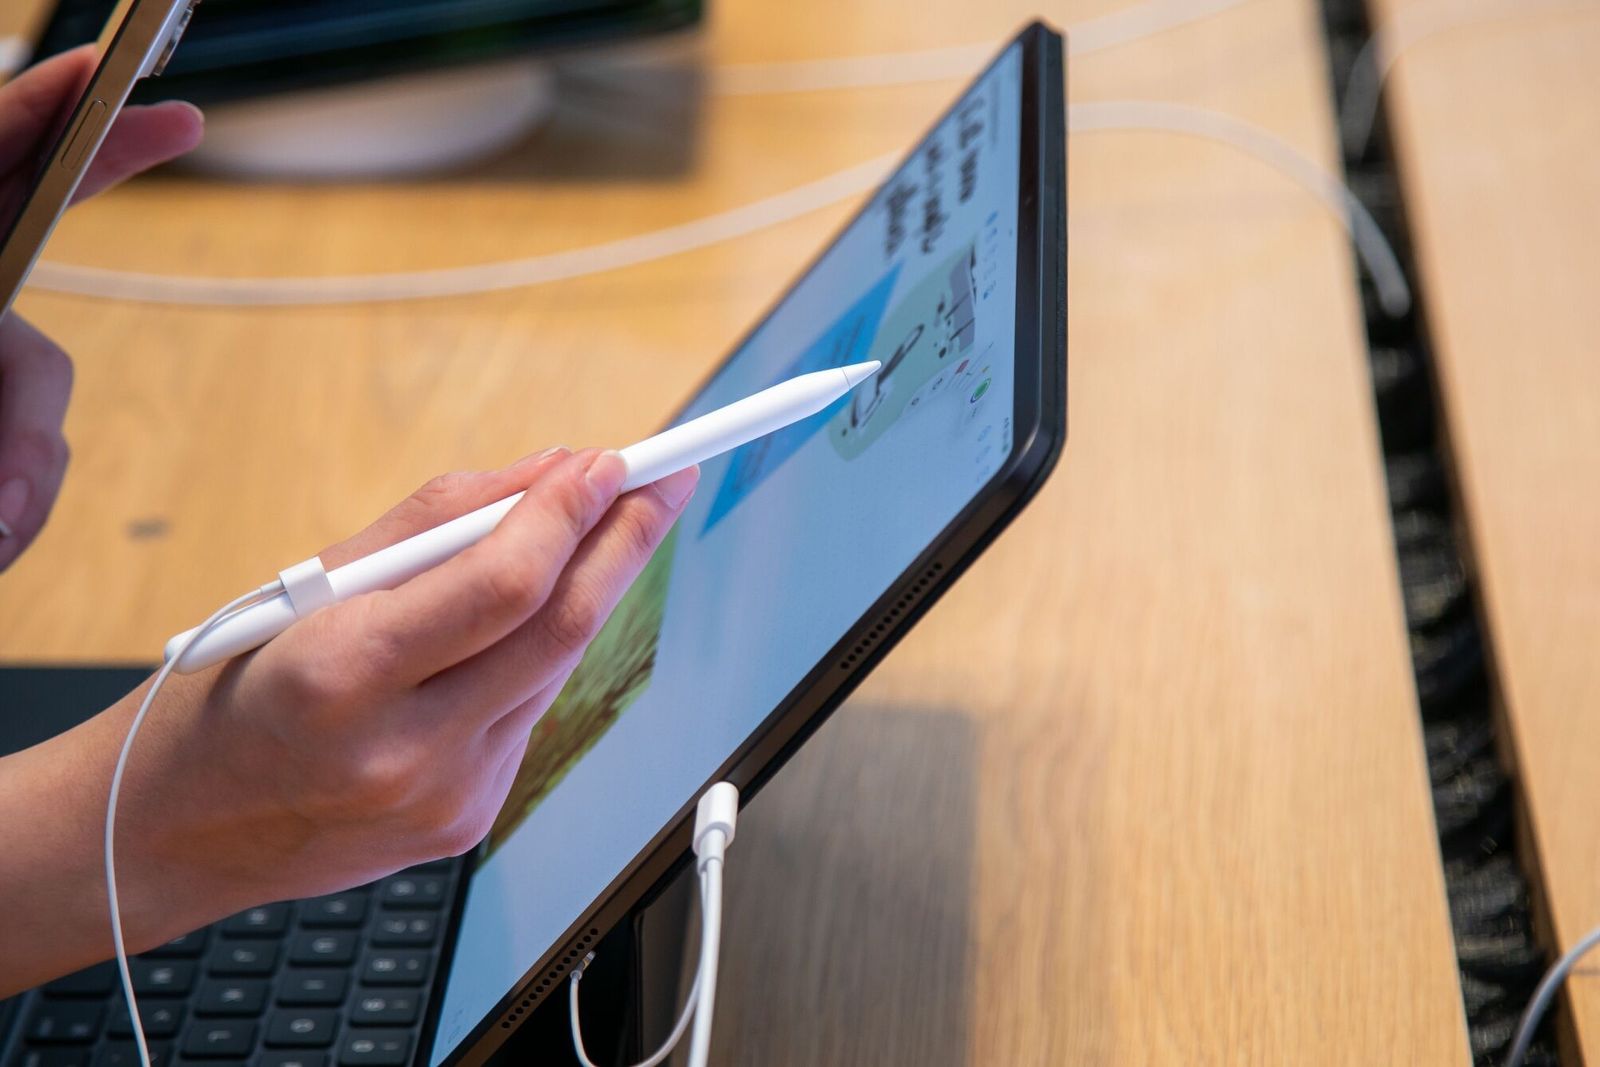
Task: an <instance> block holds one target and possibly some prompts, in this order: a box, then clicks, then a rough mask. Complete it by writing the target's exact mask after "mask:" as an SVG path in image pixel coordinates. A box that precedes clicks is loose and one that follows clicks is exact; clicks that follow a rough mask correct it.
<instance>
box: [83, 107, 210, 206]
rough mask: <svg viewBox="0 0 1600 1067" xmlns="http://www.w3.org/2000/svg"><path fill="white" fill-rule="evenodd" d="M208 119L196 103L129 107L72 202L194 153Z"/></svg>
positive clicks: (102, 147) (110, 134) (115, 124)
mask: <svg viewBox="0 0 1600 1067" xmlns="http://www.w3.org/2000/svg"><path fill="white" fill-rule="evenodd" d="M205 125H206V124H205V116H204V115H203V114H202V113H201V111H200V109H199V108H197V107H195V106H194V105H193V104H186V103H183V102H181V101H177V100H168V101H166V102H165V103H161V104H150V105H147V106H141V107H130V108H127V109H125V110H124V111H123V112H122V114H121V115H118V116H117V121H116V122H115V123H113V124H112V126H111V131H110V132H109V133H108V134H106V139H105V142H104V143H103V144H102V145H101V146H100V149H99V151H97V152H96V153H95V157H94V162H92V163H91V164H90V165H89V171H88V173H86V174H85V175H84V176H83V181H82V182H81V183H79V185H78V190H77V192H76V193H74V194H73V197H72V202H73V203H74V204H77V203H81V202H82V201H84V200H87V199H89V198H90V197H93V196H98V195H99V194H100V193H102V192H104V191H105V190H107V189H109V188H111V187H112V186H114V185H118V184H120V183H121V182H124V181H126V180H127V179H129V178H131V177H133V176H134V175H136V174H142V173H143V172H145V171H147V170H149V169H150V168H151V167H158V166H160V165H161V164H163V163H168V162H171V161H172V160H174V159H177V158H178V157H179V156H182V155H185V154H187V153H188V152H190V151H192V150H193V149H194V148H195V147H197V146H198V145H199V144H200V141H201V139H202V138H203V137H204V136H205Z"/></svg>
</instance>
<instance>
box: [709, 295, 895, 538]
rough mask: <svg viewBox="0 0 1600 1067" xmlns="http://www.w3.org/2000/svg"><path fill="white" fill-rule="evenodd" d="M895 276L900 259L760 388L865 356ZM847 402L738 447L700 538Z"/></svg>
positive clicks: (886, 305)
mask: <svg viewBox="0 0 1600 1067" xmlns="http://www.w3.org/2000/svg"><path fill="white" fill-rule="evenodd" d="M899 276H900V264H898V263H896V264H895V265H894V266H893V267H891V268H889V271H888V273H886V274H885V275H884V276H883V277H882V278H880V279H878V281H877V283H876V284H875V285H873V287H872V288H871V289H869V290H867V292H866V294H865V295H863V296H862V297H861V299H859V300H857V301H856V302H855V304H854V305H853V306H852V307H851V308H850V310H848V311H846V312H845V313H844V314H843V315H841V316H839V318H838V319H837V320H836V321H835V322H834V324H833V325H832V326H830V327H828V329H827V330H826V331H825V332H824V333H823V334H822V336H821V337H818V338H817V339H816V340H815V341H813V342H811V346H810V347H809V348H807V349H806V350H805V351H804V352H802V353H801V354H800V356H799V358H797V359H796V360H795V361H794V362H793V363H790V364H789V365H788V366H787V367H785V368H784V369H783V371H782V372H781V373H779V374H778V375H777V376H776V377H775V378H773V379H772V380H771V381H770V382H768V383H767V384H766V385H764V386H762V388H764V389H765V388H770V387H771V386H774V385H777V384H778V383H779V382H786V381H788V380H789V379H790V378H797V377H799V376H800V375H802V374H810V373H811V372H813V371H819V370H829V369H831V368H833V367H847V366H849V365H850V364H852V363H860V362H862V361H864V360H865V359H867V358H868V357H867V353H868V352H870V351H871V350H872V342H873V340H874V339H875V338H876V337H877V335H878V327H879V326H880V325H881V324H882V322H883V315H884V312H885V311H886V310H887V309H888V306H889V294H890V293H891V292H893V291H894V283H895V279H896V278H898V277H899ZM849 401H850V397H849V396H848V395H846V396H843V397H840V398H839V399H838V400H837V401H835V402H834V403H832V404H830V405H828V406H827V407H826V408H824V409H823V410H821V411H819V412H817V413H816V414H815V415H813V416H811V417H810V418H809V419H803V420H801V421H800V422H797V423H795V424H794V425H793V426H786V427H784V428H783V429H781V430H779V431H777V432H776V433H771V434H768V435H767V436H766V437H763V438H761V439H760V440H758V441H752V442H750V443H749V444H747V445H744V446H742V447H740V448H738V449H736V450H735V451H734V453H733V457H732V459H731V461H730V462H729V464H728V472H727V474H726V475H724V476H723V479H722V484H721V485H720V486H718V487H717V496H716V499H714V500H713V501H712V502H711V510H710V511H709V512H708V513H707V515H706V524H705V527H704V528H703V529H701V531H700V536H701V537H704V536H705V535H706V534H707V533H709V532H710V531H711V528H712V527H713V526H715V525H716V524H717V523H719V522H721V521H722V520H723V519H724V518H726V517H727V516H728V514H729V513H731V512H732V511H733V509H734V508H736V507H738V506H739V504H740V503H741V502H742V501H743V500H744V498H745V497H747V496H749V495H750V494H751V492H753V491H754V490H755V488H756V486H758V485H760V484H761V483H762V482H763V481H765V480H766V478H767V476H768V475H770V474H771V473H772V472H773V471H775V470H777V469H778V468H779V467H780V466H782V465H783V463H784V461H786V460H787V459H788V458H789V457H790V456H792V455H794V454H795V453H796V452H798V451H800V446H801V445H803V444H805V443H806V442H807V441H809V440H810V439H811V438H812V437H814V436H815V435H816V434H817V433H818V432H819V431H821V429H822V428H823V426H825V425H826V424H827V422H828V420H829V419H831V418H833V416H834V415H836V414H837V413H838V412H839V411H840V410H841V409H842V408H843V407H844V406H845V405H846V404H847V403H849Z"/></svg>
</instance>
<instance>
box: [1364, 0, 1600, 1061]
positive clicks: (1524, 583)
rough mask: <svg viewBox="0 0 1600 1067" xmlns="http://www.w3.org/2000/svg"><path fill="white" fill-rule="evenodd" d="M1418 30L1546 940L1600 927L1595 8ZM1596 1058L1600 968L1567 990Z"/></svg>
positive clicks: (1405, 114)
mask: <svg viewBox="0 0 1600 1067" xmlns="http://www.w3.org/2000/svg"><path fill="white" fill-rule="evenodd" d="M1379 6H1380V8H1382V9H1384V10H1385V11H1387V12H1388V13H1389V14H1390V16H1391V17H1399V18H1406V19H1407V21H1409V22H1410V23H1412V24H1413V27H1414V28H1413V29H1412V30H1410V31H1409V32H1408V37H1411V38H1412V39H1414V44H1413V45H1412V47H1411V48H1409V49H1408V50H1407V51H1405V52H1404V53H1403V54H1402V55H1401V56H1400V58H1399V63H1398V65H1397V67H1396V68H1395V73H1394V76H1393V78H1392V80H1391V82H1390V86H1389V104H1390V124H1391V129H1392V131H1393V137H1394V143H1395V148H1396V153H1397V156H1398V158H1399V162H1400V168H1401V176H1402V179H1403V182H1404V188H1405V193H1406V201H1407V204H1408V210H1409V212H1410V215H1411V218H1412V222H1413V227H1414V238H1415V241H1416V257H1417V261H1418V263H1417V265H1418V269H1419V272H1420V274H1421V280H1422V283H1423V286H1424V289H1425V294H1424V295H1425V297H1426V301H1427V309H1428V313H1429V318H1430V322H1431V327H1432V332H1433V337H1434V343H1435V348H1436V352H1435V359H1436V362H1437V365H1438V377H1439V390H1440V394H1441V397H1442V401H1443V407H1444V411H1445V414H1446V416H1447V419H1448V431H1449V438H1450V444H1451V453H1452V459H1453V462H1454V466H1455V471H1456V477H1457V482H1458V486H1459V490H1460V494H1461V499H1462V504H1463V507H1464V511H1465V516H1466V520H1467V523H1466V526H1467V534H1468V539H1469V543H1470V549H1471V554H1472V560H1473V563H1474V565H1475V572H1476V574H1477V577H1478V579H1479V581H1480V583H1481V590H1482V593H1481V600H1482V608H1483V612H1484V616H1485V620H1486V623H1487V630H1488V634H1489V637H1490V640H1491V644H1492V646H1493V657H1494V670H1495V674H1496V681H1497V688H1498V692H1499V697H1500V699H1501V701H1502V704H1503V707H1502V709H1501V710H1502V714H1503V719H1504V722H1505V723H1506V725H1507V726H1508V727H1509V730H1508V735H1509V741H1510V752H1511V755H1512V758H1513V760H1514V763H1515V771H1516V777H1517V785H1518V789H1519V793H1520V796H1521V798H1522V800H1523V803H1524V807H1525V812H1526V823H1527V825H1528V827H1529V829H1530V830H1531V837H1530V842H1531V844H1532V848H1531V849H1529V850H1527V853H1526V855H1527V857H1528V859H1527V862H1528V863H1529V864H1531V866H1532V868H1533V869H1532V870H1531V871H1530V875H1531V879H1532V881H1533V883H1534V885H1535V887H1536V889H1537V890H1538V891H1539V892H1540V893H1541V894H1542V896H1543V904H1544V907H1545V909H1546V918H1547V919H1548V925H1549V928H1550V929H1549V933H1550V936H1549V943H1550V945H1551V947H1552V948H1553V949H1555V950H1557V951H1564V950H1566V949H1567V948H1570V947H1571V945H1572V944H1573V942H1575V941H1576V940H1578V938H1580V937H1581V936H1583V934H1584V933H1586V932H1587V931H1589V930H1591V929H1593V928H1594V927H1596V926H1600V834H1596V832H1595V817H1594V813H1595V810H1596V808H1597V807H1600V768H1597V765H1596V753H1597V751H1600V658H1597V657H1596V655H1595V642H1596V638H1597V635H1600V414H1597V413H1600V303H1597V301H1596V297H1595V294H1596V293H1597V292H1600V255H1597V252H1596V249H1597V248H1600V198H1597V196H1596V195H1595V191H1596V190H1597V189H1600V151H1597V150H1596V145H1597V144H1600V94H1596V92H1595V74H1594V57H1595V56H1596V55H1597V54H1600V10H1597V9H1596V8H1595V7H1594V6H1593V5H1555V4H1541V5H1535V6H1531V7H1529V8H1527V9H1525V10H1522V11H1517V10H1515V9H1511V8H1507V7H1505V6H1504V5H1499V6H1498V7H1497V6H1493V5H1479V7H1480V8H1482V9H1483V13H1484V16H1485V17H1484V18H1482V19H1481V20H1478V21H1476V22H1474V23H1470V24H1465V23H1464V24H1460V25H1455V26H1452V27H1450V28H1448V29H1446V30H1443V31H1441V32H1438V33H1436V34H1433V35H1430V36H1422V35H1421V31H1422V29H1424V28H1426V27H1428V26H1432V25H1437V24H1438V23H1439V21H1440V20H1439V19H1438V18H1437V14H1436V13H1433V14H1430V12H1429V10H1428V7H1429V5H1427V4H1424V3H1420V2H1419V3H1415V4H1411V3H1407V2H1403V0H1385V2H1384V3H1382V4H1380V5H1379ZM1567 989H1568V993H1569V1002H1570V1006H1571V1008H1572V1018H1573V1022H1574V1026H1573V1028H1572V1030H1571V1032H1570V1034H1569V1035H1568V1036H1572V1035H1575V1037H1576V1040H1577V1042H1578V1043H1579V1045H1580V1046H1581V1050H1582V1054H1583V1056H1582V1062H1594V1061H1596V1060H1597V1059H1600V966H1596V965H1595V964H1593V963H1590V964H1588V965H1586V966H1582V967H1580V968H1579V970H1578V971H1577V972H1576V973H1575V974H1574V975H1573V977H1572V978H1571V979H1570V980H1569V982H1568V986H1567Z"/></svg>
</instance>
